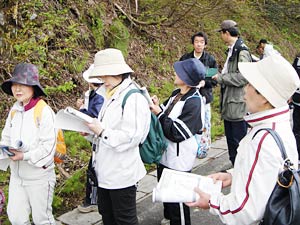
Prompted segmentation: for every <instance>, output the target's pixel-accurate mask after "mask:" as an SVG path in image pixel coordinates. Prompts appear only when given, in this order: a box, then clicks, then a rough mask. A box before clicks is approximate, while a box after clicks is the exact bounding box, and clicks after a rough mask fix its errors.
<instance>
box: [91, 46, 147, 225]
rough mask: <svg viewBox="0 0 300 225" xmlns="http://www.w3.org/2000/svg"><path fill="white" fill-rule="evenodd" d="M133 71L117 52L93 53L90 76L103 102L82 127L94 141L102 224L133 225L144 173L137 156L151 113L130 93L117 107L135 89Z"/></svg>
mask: <svg viewBox="0 0 300 225" xmlns="http://www.w3.org/2000/svg"><path fill="white" fill-rule="evenodd" d="M132 72H133V70H132V69H131V68H130V67H129V66H128V65H127V64H126V62H125V60H124V57H123V55H122V52H121V51H120V50H118V49H114V48H108V49H104V50H101V51H99V52H97V53H96V55H95V59H94V69H93V70H92V74H91V75H90V78H95V77H96V78H100V79H101V80H102V81H103V82H104V85H105V88H106V96H105V103H104V105H103V107H102V108H101V110H100V113H99V117H98V120H97V119H95V118H94V121H93V123H89V124H87V125H88V127H89V128H90V130H91V131H93V132H94V134H95V136H96V138H95V140H94V145H95V148H96V149H95V159H94V161H93V167H94V169H95V172H96V176H97V180H98V210H99V213H100V214H101V215H102V220H103V223H104V225H112V224H117V225H121V224H122V225H136V224H138V219H137V212H136V190H137V183H138V181H139V180H141V179H142V178H143V177H144V176H145V175H146V169H145V167H144V164H143V162H142V160H141V157H140V154H139V144H140V143H142V142H143V140H145V138H146V136H147V134H148V131H149V127H150V119H151V112H150V108H149V105H148V102H147V100H146V98H145V97H144V96H143V95H142V94H140V93H134V94H132V95H130V97H129V98H128V99H127V101H126V105H125V106H124V108H123V109H122V106H121V105H122V101H123V98H124V96H125V95H126V93H128V91H129V90H131V89H134V88H136V85H135V84H134V82H133V81H132V80H131V78H130V74H131V73H132Z"/></svg>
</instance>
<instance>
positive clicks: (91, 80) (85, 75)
mask: <svg viewBox="0 0 300 225" xmlns="http://www.w3.org/2000/svg"><path fill="white" fill-rule="evenodd" d="M93 69H94V64H91V65H90V67H89V68H88V69H87V70H86V71H84V72H83V74H82V76H83V78H84V79H85V80H86V81H87V82H88V83H94V84H103V81H102V80H101V79H99V78H89V76H90V75H91V72H92V71H93Z"/></svg>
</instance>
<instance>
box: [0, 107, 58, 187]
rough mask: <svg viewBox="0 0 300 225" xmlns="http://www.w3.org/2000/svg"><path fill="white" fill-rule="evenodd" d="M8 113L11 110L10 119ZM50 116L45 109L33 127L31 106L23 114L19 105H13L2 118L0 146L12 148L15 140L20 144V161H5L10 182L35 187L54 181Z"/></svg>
mask: <svg viewBox="0 0 300 225" xmlns="http://www.w3.org/2000/svg"><path fill="white" fill-rule="evenodd" d="M12 110H13V111H15V114H14V116H13V117H12V116H11V112H12ZM54 116H55V114H54V112H53V110H52V109H51V108H50V107H49V106H45V107H44V108H43V111H42V115H41V121H40V125H39V126H36V123H35V121H34V107H33V108H31V109H29V110H27V111H25V110H24V107H23V106H21V105H20V103H19V102H16V103H15V104H14V105H13V107H12V109H11V111H10V113H9V115H8V117H7V119H6V123H5V127H4V129H3V131H2V138H1V142H0V143H1V144H2V145H8V146H11V147H15V146H16V142H17V141H20V140H21V141H22V142H23V146H24V147H23V148H22V151H23V152H24V159H23V160H20V161H12V160H10V159H8V160H10V169H11V179H14V181H16V182H19V183H22V184H23V185H27V184H36V183H39V181H42V180H43V181H45V180H49V179H51V180H55V172H54V163H53V160H54V153H55V146H56V131H55V129H54ZM11 118H12V119H11ZM45 166H47V167H45ZM43 167H44V168H43Z"/></svg>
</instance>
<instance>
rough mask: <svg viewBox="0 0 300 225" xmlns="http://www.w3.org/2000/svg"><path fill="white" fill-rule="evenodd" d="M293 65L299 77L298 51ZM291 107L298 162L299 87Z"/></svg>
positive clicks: (299, 155) (299, 58)
mask: <svg viewBox="0 0 300 225" xmlns="http://www.w3.org/2000/svg"><path fill="white" fill-rule="evenodd" d="M292 65H293V67H294V69H295V70H296V72H297V74H298V76H299V77H300V53H298V54H297V55H296V57H295V59H294V61H293V64H292ZM292 104H293V106H294V108H293V132H294V135H295V138H296V143H297V150H298V159H299V162H300V87H299V88H298V89H297V90H296V92H295V93H294V94H293V96H292Z"/></svg>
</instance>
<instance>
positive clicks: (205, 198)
mask: <svg viewBox="0 0 300 225" xmlns="http://www.w3.org/2000/svg"><path fill="white" fill-rule="evenodd" d="M194 191H195V192H196V193H198V195H199V198H198V200H197V201H196V202H187V203H185V204H186V205H187V206H189V207H199V208H201V209H209V200H210V194H207V193H205V192H203V191H201V190H200V189H199V188H197V187H196V188H195V189H194Z"/></svg>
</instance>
